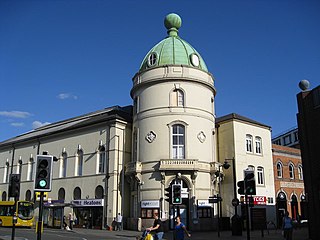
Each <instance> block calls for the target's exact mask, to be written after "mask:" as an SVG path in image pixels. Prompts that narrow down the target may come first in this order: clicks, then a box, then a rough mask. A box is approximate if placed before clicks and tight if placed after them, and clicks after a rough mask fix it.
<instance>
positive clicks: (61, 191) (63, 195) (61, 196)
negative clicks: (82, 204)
mask: <svg viewBox="0 0 320 240" xmlns="http://www.w3.org/2000/svg"><path fill="white" fill-rule="evenodd" d="M79 190H80V188H79ZM75 191H76V190H75ZM77 191H78V190H77ZM77 194H78V193H77ZM80 197H81V191H80ZM65 198H66V191H65V190H64V188H60V189H59V191H58V200H65Z"/></svg>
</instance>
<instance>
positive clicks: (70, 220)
mask: <svg viewBox="0 0 320 240" xmlns="http://www.w3.org/2000/svg"><path fill="white" fill-rule="evenodd" d="M69 228H70V230H72V229H73V216H72V213H69Z"/></svg>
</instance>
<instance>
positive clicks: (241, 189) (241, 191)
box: [237, 181, 244, 194]
mask: <svg viewBox="0 0 320 240" xmlns="http://www.w3.org/2000/svg"><path fill="white" fill-rule="evenodd" d="M237 186H238V193H239V194H244V181H239V182H238V183H237Z"/></svg>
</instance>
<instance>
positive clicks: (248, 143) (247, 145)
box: [246, 134, 252, 153]
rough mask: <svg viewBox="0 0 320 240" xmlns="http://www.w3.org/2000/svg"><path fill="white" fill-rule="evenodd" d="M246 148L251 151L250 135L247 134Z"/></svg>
mask: <svg viewBox="0 0 320 240" xmlns="http://www.w3.org/2000/svg"><path fill="white" fill-rule="evenodd" d="M246 150H247V152H250V153H252V136H251V135H249V134H247V135H246Z"/></svg>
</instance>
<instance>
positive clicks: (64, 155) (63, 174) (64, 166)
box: [59, 152, 68, 178]
mask: <svg viewBox="0 0 320 240" xmlns="http://www.w3.org/2000/svg"><path fill="white" fill-rule="evenodd" d="M67 159H68V154H67V153H66V152H63V153H62V156H61V159H60V172H59V177H60V178H65V177H66V176H67V161H68V160H67Z"/></svg>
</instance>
